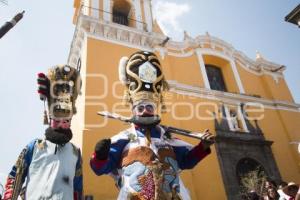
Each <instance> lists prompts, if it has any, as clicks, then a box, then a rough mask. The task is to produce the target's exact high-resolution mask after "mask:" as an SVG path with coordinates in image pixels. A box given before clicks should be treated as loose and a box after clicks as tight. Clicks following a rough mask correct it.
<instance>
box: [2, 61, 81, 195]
mask: <svg viewBox="0 0 300 200" xmlns="http://www.w3.org/2000/svg"><path fill="white" fill-rule="evenodd" d="M38 83H39V93H40V97H41V99H42V100H44V101H45V100H47V101H48V110H49V118H50V123H51V124H50V127H49V128H47V129H46V133H45V138H44V139H35V140H33V141H32V142H30V143H29V144H28V145H27V146H26V147H25V148H24V149H23V151H22V152H21V154H20V156H19V158H18V160H17V162H16V164H15V165H14V166H13V168H12V170H11V172H10V173H9V176H8V179H7V183H6V186H5V193H4V196H3V199H4V200H17V199H18V196H19V195H20V196H21V190H23V191H24V194H23V195H24V198H25V199H27V200H40V199H45V200H46V199H51V200H70V199H74V200H81V199H82V195H83V194H82V166H81V165H82V162H81V153H80V150H79V149H78V148H77V147H75V146H74V145H73V144H72V143H70V142H69V141H70V140H71V138H72V131H71V129H70V122H71V118H72V116H73V113H75V106H74V105H75V100H76V98H77V94H78V91H79V88H80V76H79V73H78V72H77V71H76V70H75V69H73V68H71V67H69V66H67V65H64V66H55V67H54V68H52V69H51V70H50V71H49V74H48V76H45V75H44V74H39V77H38ZM45 112H46V111H45ZM47 119H48V116H47V115H46V116H45V121H48V120H47ZM22 186H24V187H23V189H22Z"/></svg>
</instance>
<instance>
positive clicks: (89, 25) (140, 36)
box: [68, 11, 285, 79]
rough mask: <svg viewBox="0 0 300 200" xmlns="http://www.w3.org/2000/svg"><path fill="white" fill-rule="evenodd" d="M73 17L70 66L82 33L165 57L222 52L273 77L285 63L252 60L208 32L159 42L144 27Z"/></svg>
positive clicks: (162, 37) (157, 35) (158, 36)
mask: <svg viewBox="0 0 300 200" xmlns="http://www.w3.org/2000/svg"><path fill="white" fill-rule="evenodd" d="M76 19H77V24H76V30H75V33H74V37H73V41H72V45H71V50H70V54H69V60H68V61H69V64H70V65H72V66H74V65H76V64H77V60H78V58H79V56H80V52H81V49H82V42H83V40H84V37H92V38H97V39H100V40H104V41H109V42H112V43H117V44H120V45H124V46H129V47H134V48H137V49H143V50H149V51H158V52H159V53H160V54H161V56H162V58H164V57H165V55H171V56H176V57H189V56H192V55H193V54H194V53H195V51H196V50H200V51H201V52H203V55H205V54H209V55H215V56H217V57H218V56H222V58H226V59H227V60H231V61H232V60H233V61H235V62H236V63H238V64H239V66H241V67H243V68H244V69H246V70H247V71H248V72H251V73H253V74H255V75H262V74H267V75H271V76H273V78H274V77H275V78H276V79H277V78H278V77H281V78H283V74H282V72H283V71H284V69H285V67H283V66H282V65H279V64H276V63H273V62H270V61H267V60H266V59H264V58H259V59H256V60H252V59H250V58H248V57H247V56H246V55H244V54H243V53H242V52H240V51H238V50H236V49H235V48H234V47H233V46H232V45H231V44H229V43H227V42H225V41H223V40H221V39H219V38H216V37H213V36H210V35H209V34H208V33H207V34H206V35H201V36H197V37H195V38H192V37H190V36H186V37H185V39H184V40H183V41H181V42H176V41H173V40H169V41H168V42H167V44H166V45H165V46H160V44H162V42H163V41H164V40H165V39H166V36H165V35H164V34H160V33H155V32H147V31H145V30H146V29H144V30H138V29H136V28H134V27H128V26H124V25H120V24H116V23H112V22H108V21H104V20H102V19H99V18H95V17H92V16H88V15H84V14H83V13H82V12H80V11H79V12H78V17H77V18H76Z"/></svg>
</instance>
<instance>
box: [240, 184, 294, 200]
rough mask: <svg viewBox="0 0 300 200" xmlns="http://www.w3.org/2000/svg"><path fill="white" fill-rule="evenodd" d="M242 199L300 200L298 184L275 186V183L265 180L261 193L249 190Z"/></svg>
mask: <svg viewBox="0 0 300 200" xmlns="http://www.w3.org/2000/svg"><path fill="white" fill-rule="evenodd" d="M244 199H248V200H300V188H299V184H296V183H294V182H289V183H287V182H284V181H282V182H281V183H279V184H276V182H275V181H273V180H270V179H267V180H266V181H265V182H264V184H263V187H262V191H261V192H258V191H255V190H251V191H250V192H249V193H248V194H247V195H246V196H245V197H244Z"/></svg>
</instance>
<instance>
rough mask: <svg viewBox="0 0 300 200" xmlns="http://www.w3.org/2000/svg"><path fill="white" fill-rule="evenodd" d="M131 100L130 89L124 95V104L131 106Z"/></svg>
mask: <svg viewBox="0 0 300 200" xmlns="http://www.w3.org/2000/svg"><path fill="white" fill-rule="evenodd" d="M129 102H130V95H129V91H128V90H125V91H124V96H123V105H124V106H126V107H128V106H129Z"/></svg>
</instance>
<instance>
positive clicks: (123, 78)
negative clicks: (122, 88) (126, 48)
mask: <svg viewBox="0 0 300 200" xmlns="http://www.w3.org/2000/svg"><path fill="white" fill-rule="evenodd" d="M128 60H129V58H128V57H122V58H121V59H120V62H119V80H120V81H121V83H123V84H124V85H126V82H127V78H126V64H127V62H128Z"/></svg>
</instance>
